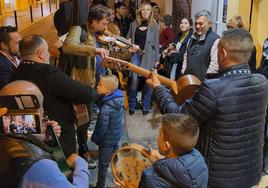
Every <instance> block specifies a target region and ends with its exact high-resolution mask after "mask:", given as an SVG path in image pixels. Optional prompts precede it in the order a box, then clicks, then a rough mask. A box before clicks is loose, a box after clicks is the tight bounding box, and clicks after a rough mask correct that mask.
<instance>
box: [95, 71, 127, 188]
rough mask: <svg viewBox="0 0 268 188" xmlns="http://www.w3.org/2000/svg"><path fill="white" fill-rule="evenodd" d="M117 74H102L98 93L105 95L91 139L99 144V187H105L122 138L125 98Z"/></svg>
mask: <svg viewBox="0 0 268 188" xmlns="http://www.w3.org/2000/svg"><path fill="white" fill-rule="evenodd" d="M117 88H118V79H117V77H116V76H115V75H106V76H102V77H101V79H100V82H99V85H98V87H97V90H98V94H99V95H101V94H104V95H105V96H104V97H103V98H102V99H101V102H100V105H99V106H100V112H99V116H98V120H97V123H96V127H95V130H94V132H93V135H92V137H91V140H92V141H93V142H95V143H96V144H97V145H98V146H99V171H98V182H97V185H96V187H97V188H104V187H105V180H106V177H107V173H108V170H107V169H108V166H109V163H110V161H111V158H112V155H113V152H115V151H116V150H117V148H118V142H119V140H120V138H121V126H122V117H123V105H124V98H123V93H122V91H121V90H119V89H117Z"/></svg>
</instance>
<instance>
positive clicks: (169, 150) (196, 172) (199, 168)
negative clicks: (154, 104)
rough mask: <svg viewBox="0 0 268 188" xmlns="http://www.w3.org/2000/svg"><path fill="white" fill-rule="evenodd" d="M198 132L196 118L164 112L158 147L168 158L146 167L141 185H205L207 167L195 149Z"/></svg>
mask: <svg viewBox="0 0 268 188" xmlns="http://www.w3.org/2000/svg"><path fill="white" fill-rule="evenodd" d="M198 134H199V128H198V124H197V122H196V120H195V119H194V118H192V117H190V116H188V115H184V114H165V115H164V116H163V118H162V127H161V129H160V130H159V136H158V142H157V143H158V150H159V153H160V154H162V155H164V156H165V157H166V158H164V159H161V160H159V161H157V162H156V163H154V165H153V166H152V167H149V168H147V169H145V170H144V171H143V173H142V176H141V181H140V184H139V188H152V187H153V188H160V187H174V188H175V187H177V188H206V187H207V183H208V168H207V165H206V163H205V160H204V158H203V157H202V155H201V154H200V153H199V151H197V150H196V149H194V146H195V145H196V142H197V139H198Z"/></svg>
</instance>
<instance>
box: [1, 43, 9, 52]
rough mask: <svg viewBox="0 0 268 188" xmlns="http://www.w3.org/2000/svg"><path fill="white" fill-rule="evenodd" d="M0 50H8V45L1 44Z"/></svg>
mask: <svg viewBox="0 0 268 188" xmlns="http://www.w3.org/2000/svg"><path fill="white" fill-rule="evenodd" d="M0 49H3V50H8V45H7V44H6V43H4V42H0Z"/></svg>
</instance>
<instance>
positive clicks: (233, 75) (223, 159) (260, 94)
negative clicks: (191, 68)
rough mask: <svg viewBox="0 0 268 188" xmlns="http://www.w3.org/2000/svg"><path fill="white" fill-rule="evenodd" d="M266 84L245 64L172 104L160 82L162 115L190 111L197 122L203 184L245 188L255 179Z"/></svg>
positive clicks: (258, 169) (158, 92)
mask: <svg viewBox="0 0 268 188" xmlns="http://www.w3.org/2000/svg"><path fill="white" fill-rule="evenodd" d="M267 92H268V82H267V80H266V79H265V77H264V76H262V75H260V74H251V73H250V71H249V67H248V65H246V64H240V65H236V66H233V67H231V68H229V69H228V70H225V71H223V72H221V73H220V75H219V77H218V78H216V79H210V80H205V81H204V82H203V83H202V84H201V86H200V87H199V88H198V89H197V91H196V92H195V94H194V96H193V97H192V98H191V99H189V100H187V101H186V102H185V103H184V104H183V105H177V104H176V103H175V102H174V100H173V99H172V96H171V95H170V94H169V92H168V90H167V89H165V88H164V87H162V86H159V87H157V88H156V89H155V90H154V95H155V97H156V100H157V102H158V104H159V105H160V109H161V112H162V113H170V112H178V113H186V114H190V115H192V116H193V117H195V118H196V120H197V121H198V122H199V124H200V135H199V140H198V144H197V149H198V150H199V151H200V152H201V153H202V154H203V156H204V158H205V160H206V162H207V165H208V169H209V182H208V185H209V187H216V188H227V187H228V188H238V187H243V188H249V187H252V186H253V185H255V184H257V182H258V181H259V180H260V178H261V170H262V159H263V139H264V138H263V136H264V123H265V116H266V107H267V97H268V95H267Z"/></svg>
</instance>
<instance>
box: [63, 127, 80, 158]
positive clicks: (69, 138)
mask: <svg viewBox="0 0 268 188" xmlns="http://www.w3.org/2000/svg"><path fill="white" fill-rule="evenodd" d="M59 141H60V144H61V147H62V149H63V153H64V155H65V157H66V158H68V157H69V156H70V155H71V154H73V153H76V141H75V126H74V124H65V125H63V126H62V128H61V135H60V138H59Z"/></svg>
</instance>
